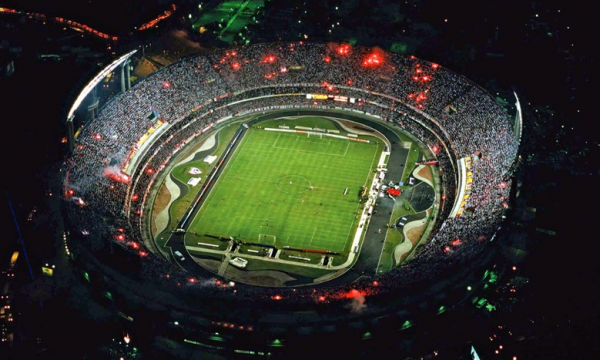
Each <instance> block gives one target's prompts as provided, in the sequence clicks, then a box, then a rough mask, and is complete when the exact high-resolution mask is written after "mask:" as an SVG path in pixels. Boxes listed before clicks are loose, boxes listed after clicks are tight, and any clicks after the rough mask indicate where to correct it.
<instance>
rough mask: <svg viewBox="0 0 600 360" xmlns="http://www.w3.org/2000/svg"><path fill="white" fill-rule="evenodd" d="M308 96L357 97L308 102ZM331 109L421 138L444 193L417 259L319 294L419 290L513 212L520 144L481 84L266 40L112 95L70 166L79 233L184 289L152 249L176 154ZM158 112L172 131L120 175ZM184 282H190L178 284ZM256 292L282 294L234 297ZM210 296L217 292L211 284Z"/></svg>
mask: <svg viewBox="0 0 600 360" xmlns="http://www.w3.org/2000/svg"><path fill="white" fill-rule="evenodd" d="M308 93H311V94H315V93H320V94H335V95H342V96H347V97H349V98H350V97H351V98H353V99H355V101H353V102H332V101H331V102H328V101H323V100H314V99H308V98H307V97H306V96H305V95H306V94H308ZM275 95H277V96H275ZM333 107H336V108H342V109H347V110H354V111H360V112H365V113H369V114H372V115H375V116H377V117H379V118H380V119H381V121H386V122H389V123H391V124H393V125H395V126H399V127H401V128H403V129H405V130H406V131H408V132H410V133H412V134H413V135H415V136H416V137H418V138H419V139H420V140H421V141H423V143H425V144H426V145H427V146H428V147H429V148H430V149H431V150H432V153H435V155H436V157H437V160H438V161H439V168H440V173H441V176H442V180H443V188H444V190H443V195H444V196H443V200H442V201H441V204H440V209H441V210H440V217H439V219H440V220H439V221H438V223H437V224H436V226H435V227H434V233H433V235H432V238H431V241H430V243H429V245H427V246H423V247H422V248H418V249H417V250H418V256H416V257H415V259H413V260H411V261H409V262H407V263H405V264H403V265H402V266H400V267H399V268H398V269H396V270H393V271H391V272H389V273H387V274H385V275H382V276H381V277H380V278H379V279H378V281H377V285H376V289H375V288H373V286H374V285H373V282H372V280H369V281H364V282H362V283H354V284H352V285H348V287H346V288H342V289H340V288H336V289H329V290H324V289H320V290H319V293H320V294H324V295H323V296H324V297H325V298H327V297H329V298H334V297H335V296H336V295H335V294H339V293H340V292H342V293H343V292H344V291H348V290H349V289H350V287H353V288H356V287H362V288H363V289H365V291H374V292H382V291H388V290H392V289H397V288H401V287H403V286H409V285H410V284H414V283H416V282H419V281H426V280H427V279H430V278H432V277H435V276H438V275H440V274H442V273H443V272H444V271H448V269H449V268H451V267H455V266H460V265H461V264H463V263H464V262H465V261H467V260H468V259H469V258H471V257H472V256H474V254H478V253H479V252H480V251H482V249H483V248H484V247H483V246H482V244H484V243H486V242H487V241H488V240H489V239H491V237H492V236H493V234H494V232H495V231H496V230H497V228H498V225H499V223H500V221H501V219H502V216H503V213H504V211H505V208H506V207H507V198H508V196H509V192H510V188H511V182H510V177H511V174H510V170H511V166H512V164H513V162H514V160H515V157H516V154H517V145H518V140H517V139H516V138H515V135H514V133H513V130H512V128H513V127H512V121H511V119H510V118H509V116H508V114H507V113H506V111H505V110H504V109H503V108H502V107H501V106H500V105H499V104H498V103H497V102H496V101H495V100H494V99H493V98H492V97H491V96H490V95H489V94H488V93H486V92H485V91H484V90H482V89H481V88H479V87H478V86H477V85H475V84H473V83H471V82H470V81H468V80H467V79H465V78H464V77H462V76H460V75H458V74H456V73H454V72H452V71H450V70H447V69H445V68H443V67H442V66H440V65H438V64H434V63H430V62H427V61H423V60H420V59H417V58H414V57H405V56H400V55H397V54H391V53H386V52H383V51H380V50H377V49H369V48H360V47H350V46H348V45H340V44H304V43H287V44H262V45H252V46H247V47H241V48H236V49H229V50H223V51H216V52H214V53H212V54H210V55H203V56H195V57H190V58H186V59H183V60H181V61H179V62H177V63H174V64H172V65H170V66H168V67H166V68H163V69H161V70H159V71H157V72H155V73H154V74H152V75H150V76H148V77H146V78H144V79H141V80H140V81H138V82H137V83H136V84H135V85H134V86H133V87H132V89H131V90H129V91H127V92H125V93H122V94H119V95H117V96H115V97H114V98H112V99H111V100H110V101H108V102H107V103H106V104H105V105H104V106H103V107H102V108H101V110H100V112H99V116H98V118H97V119H96V120H95V121H93V122H91V123H89V124H87V125H86V126H85V127H84V128H83V129H82V130H81V133H80V134H79V136H78V137H77V139H76V141H77V144H76V147H75V150H74V151H73V154H72V155H71V156H70V157H69V158H68V159H67V161H66V163H65V171H64V174H65V194H66V198H67V199H68V204H69V209H68V212H69V218H70V220H71V221H70V222H71V226H72V231H75V232H77V233H80V234H81V235H80V236H81V237H85V238H87V239H88V242H89V244H90V245H89V248H90V249H95V248H100V247H102V246H104V245H105V244H106V242H107V241H120V242H122V243H124V244H133V245H132V246H133V248H134V249H137V250H138V251H140V254H141V255H142V256H144V257H145V258H146V260H144V263H145V266H144V270H143V271H144V272H145V273H147V274H148V276H154V277H157V278H163V279H166V280H167V282H169V283H178V284H181V283H182V282H185V279H186V278H187V277H189V274H184V273H181V271H177V270H175V269H173V267H172V266H171V265H170V264H168V263H167V262H166V261H164V259H162V258H161V257H160V256H147V255H148V251H147V249H146V247H149V248H150V250H152V251H156V249H153V248H152V242H151V241H145V240H148V239H147V237H148V231H147V229H146V228H147V226H145V225H144V224H145V222H144V216H143V215H144V210H145V205H146V204H147V201H148V195H149V193H150V190H151V188H152V185H153V184H154V182H155V180H156V179H157V177H158V176H159V174H161V170H162V169H164V168H165V167H166V166H168V164H169V162H170V161H171V160H172V157H173V156H175V155H176V154H177V153H178V151H179V150H181V149H182V148H183V147H184V146H185V144H187V143H188V142H190V141H191V140H193V139H194V138H195V137H198V136H200V135H201V134H202V133H203V131H204V130H206V129H207V128H208V127H209V126H211V125H213V124H214V123H215V122H217V121H219V120H222V119H226V118H228V117H231V116H236V115H241V114H247V113H252V112H265V111H270V110H276V109H290V108H291V109H329V108H333ZM152 112H154V113H156V114H158V115H159V118H160V119H161V120H162V121H164V123H165V126H167V127H168V128H167V130H166V131H165V132H164V133H163V134H162V135H161V136H160V137H159V138H158V139H155V141H154V142H153V143H152V144H150V145H148V146H147V150H146V151H145V152H144V153H142V154H141V155H140V156H141V160H140V161H139V162H138V163H137V164H138V165H137V169H135V170H134V171H133V172H132V173H131V176H129V175H126V174H124V173H123V171H122V169H123V166H124V164H125V162H126V160H127V158H128V156H129V154H130V153H131V152H132V151H133V150H134V149H135V146H136V143H137V142H138V139H140V138H141V137H142V136H143V135H144V134H145V133H147V131H148V130H149V129H150V128H151V127H152V126H153V125H154V123H155V120H154V119H152V117H150V116H149V114H151V113H152ZM465 156H473V157H474V161H473V164H472V172H473V184H472V190H471V195H470V197H469V198H468V200H467V207H468V209H469V211H468V214H466V215H463V216H460V217H457V218H448V215H449V214H450V210H451V208H452V206H453V204H454V201H455V197H456V194H457V184H458V183H459V181H458V178H457V171H456V166H457V159H459V158H462V157H465ZM398 165H399V164H398ZM389 166H394V164H390V165H389ZM457 240H459V241H457ZM144 244H146V245H145V246H144ZM140 249H141V250H140ZM165 274H170V276H169V278H168V279H167V278H165ZM177 276H179V277H181V278H180V279H179V280H177V281H175V280H172V279H174V278H176V277H177ZM255 291H256V292H260V294H261V295H263V296H266V297H267V298H269V297H271V296H273V294H275V293H278V294H279V293H281V292H282V290H281V289H258V290H251V289H248V290H246V291H245V292H242V291H239V292H236V293H235V294H236V296H238V297H239V296H243V294H244V293H245V294H249V295H250V296H256V294H254V292H255ZM286 291H294V292H295V293H296V294H295V296H294V299H296V301H302V300H303V299H310V300H314V291H315V290H311V289H308V290H299V289H293V290H292V289H289V290H286ZM202 292H204V293H212V291H208V290H207V288H206V287H202ZM224 293H228V294H233V293H232V292H224Z"/></svg>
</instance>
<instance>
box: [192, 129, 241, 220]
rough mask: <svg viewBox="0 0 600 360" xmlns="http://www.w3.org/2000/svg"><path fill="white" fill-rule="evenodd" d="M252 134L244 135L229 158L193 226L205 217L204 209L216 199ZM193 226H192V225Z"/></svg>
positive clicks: (201, 206)
mask: <svg viewBox="0 0 600 360" xmlns="http://www.w3.org/2000/svg"><path fill="white" fill-rule="evenodd" d="M250 134H252V132H248V133H247V134H246V135H244V137H243V138H242V141H241V142H240V143H239V144H238V146H236V148H235V150H234V152H233V154H231V158H229V160H230V161H231V162H229V161H228V162H227V165H226V166H225V171H224V172H222V173H221V175H220V176H219V177H218V178H217V180H216V184H214V185H213V188H212V190H211V191H210V193H209V194H208V196H207V197H206V199H204V201H203V202H202V205H200V209H198V212H197V213H196V217H194V220H192V224H198V223H199V222H200V220H201V219H202V216H204V213H205V211H203V209H204V208H205V207H206V206H207V204H209V203H210V200H212V198H213V197H214V194H215V193H216V192H217V190H218V189H219V188H220V187H221V184H222V183H223V181H221V180H223V179H224V178H225V177H226V176H227V174H229V170H230V169H231V168H232V166H231V165H233V163H235V161H236V160H237V158H238V154H239V152H238V151H239V150H240V149H241V148H242V145H243V144H244V143H245V142H246V139H247V138H248V137H249V136H248V135H250ZM221 155H223V154H221ZM190 226H192V225H190Z"/></svg>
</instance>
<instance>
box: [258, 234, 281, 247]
mask: <svg viewBox="0 0 600 360" xmlns="http://www.w3.org/2000/svg"><path fill="white" fill-rule="evenodd" d="M275 241H277V236H275V235H270V234H258V242H259V243H261V244H265V245H275Z"/></svg>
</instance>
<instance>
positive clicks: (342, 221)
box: [185, 128, 382, 254]
mask: <svg viewBox="0 0 600 360" xmlns="http://www.w3.org/2000/svg"><path fill="white" fill-rule="evenodd" d="M381 151H382V145H381V144H380V143H378V144H365V143H357V142H352V141H348V140H341V139H332V138H327V137H323V138H322V139H321V138H317V137H307V135H305V134H303V135H300V134H294V133H281V132H270V131H265V130H259V129H253V128H251V129H249V130H248V132H247V133H246V134H245V136H244V137H243V139H242V141H241V143H240V145H239V147H238V148H237V150H236V151H235V153H234V154H233V156H232V158H231V159H230V161H229V163H228V165H227V167H226V169H225V170H224V172H223V173H222V174H221V176H220V177H219V179H218V180H217V183H216V184H215V187H214V188H213V189H212V191H211V192H210V194H209V196H208V197H207V199H206V200H205V202H204V204H203V205H202V207H201V209H200V211H199V213H198V215H197V216H196V217H195V218H194V220H193V221H192V223H191V225H190V228H189V229H188V232H187V234H186V237H185V241H186V245H187V246H197V243H198V242H201V241H202V242H214V240H213V239H210V238H206V237H205V236H203V235H204V234H211V235H219V236H234V237H236V238H238V239H241V240H244V241H249V242H260V243H264V244H269V245H276V246H278V247H283V246H290V247H296V248H310V249H317V250H329V251H336V252H342V253H345V254H347V253H348V251H349V250H350V249H349V247H350V244H351V242H352V241H351V238H352V236H353V235H354V230H355V229H356V226H357V224H356V215H357V211H358V209H359V206H360V204H359V203H358V193H359V191H360V189H361V187H362V186H363V185H365V184H367V183H368V182H370V180H371V179H372V177H373V175H374V174H373V172H372V170H373V169H374V166H376V163H377V160H378V159H379V154H380V153H381ZM346 188H348V194H347V195H343V193H344V190H345V189H346Z"/></svg>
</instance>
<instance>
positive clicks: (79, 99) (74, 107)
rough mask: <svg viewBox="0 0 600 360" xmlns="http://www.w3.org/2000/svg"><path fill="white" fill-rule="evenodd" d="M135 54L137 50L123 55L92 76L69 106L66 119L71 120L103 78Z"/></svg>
mask: <svg viewBox="0 0 600 360" xmlns="http://www.w3.org/2000/svg"><path fill="white" fill-rule="evenodd" d="M136 52H137V49H136V50H133V51H130V52H128V53H127V54H125V55H123V56H121V57H120V58H118V59H117V60H115V61H113V62H112V63H111V64H110V65H108V66H107V67H105V68H104V69H102V71H100V72H99V73H98V74H97V75H96V76H94V78H93V79H92V80H91V81H90V82H89V83H88V84H87V85H86V86H85V87H84V88H83V90H81V92H80V93H79V95H78V96H77V98H76V99H75V102H73V105H72V106H71V109H70V110H69V113H68V114H67V119H71V118H72V117H73V114H74V113H75V110H77V108H78V107H79V105H81V103H82V102H83V100H84V99H85V98H86V96H88V94H89V93H90V92H91V91H92V89H94V88H95V87H96V85H98V84H99V83H100V81H102V79H103V78H105V77H106V76H107V75H108V74H110V73H111V72H112V71H113V70H114V69H116V68H117V66H119V65H120V64H121V63H123V62H124V61H125V60H127V59H128V58H129V57H131V55H133V54H135V53H136Z"/></svg>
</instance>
